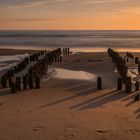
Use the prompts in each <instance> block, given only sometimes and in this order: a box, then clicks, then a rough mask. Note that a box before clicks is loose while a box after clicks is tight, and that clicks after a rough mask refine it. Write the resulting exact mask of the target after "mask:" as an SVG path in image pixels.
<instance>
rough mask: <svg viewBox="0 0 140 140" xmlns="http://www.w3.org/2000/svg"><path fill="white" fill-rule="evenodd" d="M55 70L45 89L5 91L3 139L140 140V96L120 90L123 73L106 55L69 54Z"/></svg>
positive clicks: (0, 110)
mask: <svg viewBox="0 0 140 140" xmlns="http://www.w3.org/2000/svg"><path fill="white" fill-rule="evenodd" d="M6 52H7V51H6ZM14 53H15V54H17V53H18V54H19V53H20V54H21V52H17V51H15V52H14ZM2 54H4V52H3V53H2ZM137 55H138V56H140V54H139V53H137ZM89 58H92V62H88V59H89ZM52 69H53V71H52V72H51V73H50V75H49V78H48V77H47V76H46V77H47V78H44V79H42V82H41V88H40V89H33V90H26V91H24V90H22V91H21V92H18V93H17V94H9V89H5V91H3V90H1V91H0V124H1V125H0V140H139V138H140V102H135V101H134V96H135V95H136V94H137V93H138V92H133V93H131V94H127V93H124V90H123V91H117V90H116V89H117V78H118V77H120V75H119V74H118V73H117V72H115V71H114V64H113V63H112V60H111V58H110V57H109V56H108V55H106V53H104V52H102V53H79V54H74V55H70V56H65V57H64V58H63V62H56V63H54V64H53V66H52ZM98 76H101V77H102V82H103V89H102V90H97V88H96V79H97V77H98Z"/></svg>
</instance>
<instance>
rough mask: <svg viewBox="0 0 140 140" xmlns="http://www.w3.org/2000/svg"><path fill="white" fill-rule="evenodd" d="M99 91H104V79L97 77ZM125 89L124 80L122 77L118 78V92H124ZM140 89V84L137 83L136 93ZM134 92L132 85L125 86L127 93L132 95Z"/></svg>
mask: <svg viewBox="0 0 140 140" xmlns="http://www.w3.org/2000/svg"><path fill="white" fill-rule="evenodd" d="M128 80H130V79H128ZM97 89H98V90H101V89H102V78H101V77H97ZM122 89H123V79H122V78H121V77H120V78H118V82H117V90H122ZM139 89H140V84H139V82H136V84H135V91H139ZM131 92H132V87H131V85H128V84H125V93H131Z"/></svg>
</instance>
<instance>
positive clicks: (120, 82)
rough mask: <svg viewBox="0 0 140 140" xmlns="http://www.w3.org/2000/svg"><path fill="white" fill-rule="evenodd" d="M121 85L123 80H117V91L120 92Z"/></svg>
mask: <svg viewBox="0 0 140 140" xmlns="http://www.w3.org/2000/svg"><path fill="white" fill-rule="evenodd" d="M122 84H123V80H122V78H118V86H117V90H122Z"/></svg>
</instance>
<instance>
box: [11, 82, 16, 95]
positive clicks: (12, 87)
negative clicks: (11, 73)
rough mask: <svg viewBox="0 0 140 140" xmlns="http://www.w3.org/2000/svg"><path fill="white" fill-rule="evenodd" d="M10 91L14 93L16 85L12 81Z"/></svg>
mask: <svg viewBox="0 0 140 140" xmlns="http://www.w3.org/2000/svg"><path fill="white" fill-rule="evenodd" d="M10 88H11V93H16V85H15V83H14V82H12V83H11V87H10Z"/></svg>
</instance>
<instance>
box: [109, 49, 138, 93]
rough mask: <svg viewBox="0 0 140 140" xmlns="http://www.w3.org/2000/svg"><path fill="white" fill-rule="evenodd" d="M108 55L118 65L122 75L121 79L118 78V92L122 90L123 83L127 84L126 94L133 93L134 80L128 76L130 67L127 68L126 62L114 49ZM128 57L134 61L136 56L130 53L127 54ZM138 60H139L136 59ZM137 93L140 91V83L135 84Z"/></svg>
mask: <svg viewBox="0 0 140 140" xmlns="http://www.w3.org/2000/svg"><path fill="white" fill-rule="evenodd" d="M108 54H109V56H110V57H111V58H112V61H113V62H114V63H115V64H116V67H117V69H118V72H119V73H120V75H121V77H120V78H118V87H117V89H118V90H122V85H123V83H124V84H125V92H126V93H131V92H132V80H131V77H128V76H127V72H128V67H127V66H126V61H125V60H124V59H123V57H121V56H120V55H119V53H118V52H115V51H114V50H112V49H110V48H109V49H108ZM127 56H128V57H130V58H132V59H134V56H133V55H132V54H130V53H127ZM136 60H137V58H136ZM135 91H139V82H136V83H135Z"/></svg>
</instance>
